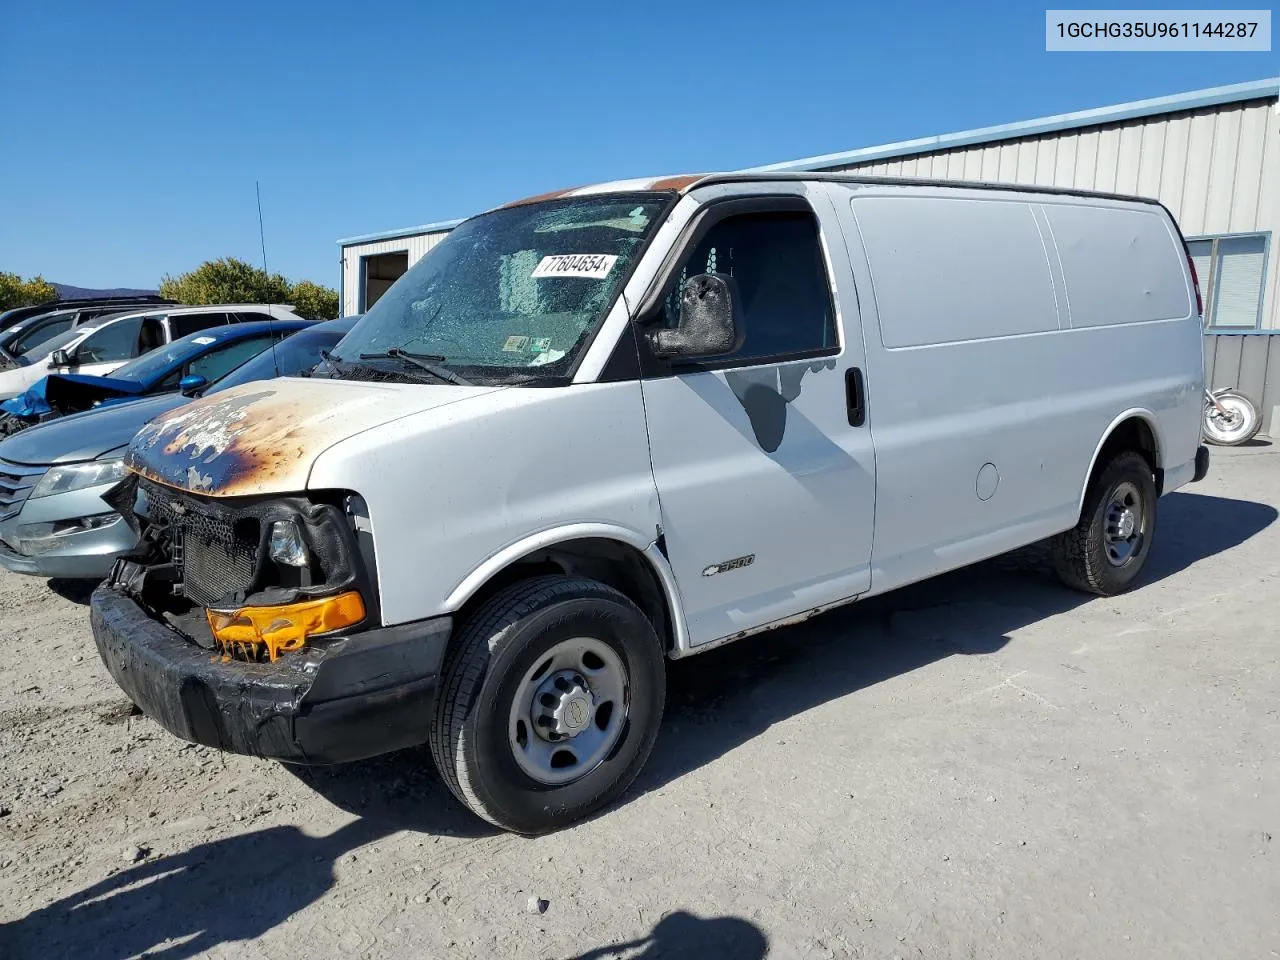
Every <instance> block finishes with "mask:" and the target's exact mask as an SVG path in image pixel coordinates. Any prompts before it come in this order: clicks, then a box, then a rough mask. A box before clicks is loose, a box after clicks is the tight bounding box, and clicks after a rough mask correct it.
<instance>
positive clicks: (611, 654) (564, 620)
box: [430, 577, 666, 834]
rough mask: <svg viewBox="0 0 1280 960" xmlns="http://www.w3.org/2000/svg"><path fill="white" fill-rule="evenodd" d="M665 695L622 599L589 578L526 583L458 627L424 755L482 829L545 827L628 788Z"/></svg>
mask: <svg viewBox="0 0 1280 960" xmlns="http://www.w3.org/2000/svg"><path fill="white" fill-rule="evenodd" d="M665 694H666V675H665V665H664V663H663V656H662V648H661V645H660V644H659V642H658V637H657V635H656V634H655V633H654V630H653V626H652V624H650V623H649V621H648V619H647V618H646V617H645V616H644V614H643V613H641V612H640V610H639V609H638V608H637V607H636V606H635V604H633V603H632V602H631V601H630V600H628V599H627V598H626V597H625V596H623V595H622V594H621V593H618V592H617V591H616V590H614V589H612V588H611V587H607V586H605V585H604V584H601V583H597V582H596V581H593V580H583V579H573V578H569V577H539V578H536V579H533V580H527V581H523V582H521V583H517V584H515V585H513V586H511V587H507V588H506V589H504V590H501V591H499V592H498V593H497V594H495V595H494V596H493V597H492V598H491V599H490V600H489V601H487V602H486V603H485V604H484V605H483V606H482V607H481V608H480V609H479V610H478V611H477V612H476V613H475V614H474V615H473V616H472V617H471V618H470V619H469V620H468V621H467V622H466V623H465V624H464V625H463V626H462V628H461V630H460V631H459V633H458V636H457V638H456V641H455V643H454V644H453V646H452V648H451V651H450V654H449V656H448V657H447V658H446V661H445V667H444V674H443V676H442V678H441V689H440V693H439V696H438V699H437V703H436V714H435V718H434V723H433V724H432V728H431V737H430V743H431V753H432V756H433V758H434V759H435V762H436V766H437V767H439V769H440V773H441V776H442V777H443V778H444V780H445V783H446V784H448V786H449V789H450V790H451V791H452V792H453V794H454V795H455V796H456V797H457V798H458V799H459V800H461V801H462V802H463V803H464V804H466V805H467V806H468V807H470V808H471V810H472V811H474V812H475V813H476V814H478V815H479V816H481V817H483V818H484V819H486V820H488V821H489V822H490V823H493V824H495V825H497V826H499V827H502V828H503V829H506V830H513V831H515V832H518V833H528V834H533V833H542V832H545V831H547V830H554V829H556V828H559V827H563V826H566V825H568V824H570V823H573V822H574V821H575V820H579V819H581V818H583V817H585V816H587V815H588V814H590V813H592V812H593V811H595V810H597V809H599V808H600V807H602V806H604V805H605V804H607V803H609V802H610V801H611V800H613V799H615V798H616V797H617V796H618V795H619V794H620V793H621V792H622V791H623V790H625V789H626V788H627V787H628V786H629V785H630V784H631V782H632V781H633V780H634V779H635V777H636V775H637V774H638V773H639V772H640V768H641V767H642V766H643V765H644V762H645V760H646V759H647V758H648V756H649V752H650V750H651V749H652V748H653V742H654V739H655V738H656V737H657V733H658V725H659V723H660V721H661V719H662V707H663V701H664V698H665Z"/></svg>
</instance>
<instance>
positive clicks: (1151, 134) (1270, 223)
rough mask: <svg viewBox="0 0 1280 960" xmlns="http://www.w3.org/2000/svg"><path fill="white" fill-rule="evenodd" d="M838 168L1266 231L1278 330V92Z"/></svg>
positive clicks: (1185, 225) (1191, 225) (1207, 228)
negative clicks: (1124, 198)
mask: <svg viewBox="0 0 1280 960" xmlns="http://www.w3.org/2000/svg"><path fill="white" fill-rule="evenodd" d="M837 169H843V170H857V171H858V172H859V173H868V174H873V175H876V176H886V177H932V178H935V179H945V180H989V181H996V182H1000V183H1029V184H1037V185H1040V186H1055V187H1075V188H1079V189H1084V190H1105V191H1111V192H1115V193H1129V194H1135V195H1137V196H1145V197H1154V198H1156V199H1157V200H1159V201H1161V202H1162V203H1163V204H1164V205H1165V206H1167V207H1168V208H1169V209H1170V211H1172V212H1173V215H1174V216H1175V217H1176V218H1177V219H1178V223H1179V225H1180V226H1181V227H1182V232H1183V233H1184V234H1186V235H1187V236H1188V237H1196V236H1206V235H1211V234H1221V233H1257V232H1263V231H1271V233H1272V243H1271V249H1270V261H1269V263H1268V264H1267V271H1266V286H1267V288H1266V290H1265V291H1264V299H1263V313H1262V316H1263V321H1262V326H1263V327H1264V328H1267V329H1280V297H1277V295H1276V290H1277V286H1278V285H1280V237H1277V236H1276V235H1277V234H1278V233H1280V116H1278V115H1277V113H1276V98H1274V97H1272V98H1269V99H1267V100H1250V101H1246V102H1243V103H1229V104H1223V105H1222V106H1218V107H1209V108H1206V109H1204V110H1194V111H1190V112H1183V113H1169V114H1163V115H1160V116H1155V117H1147V118H1145V119H1138V120H1133V121H1128V122H1125V123H1117V124H1109V125H1106V126H1101V127H1086V128H1082V129H1079V130H1070V131H1065V132H1062V133H1053V134H1046V135H1044V136H1040V137H1028V138H1026V139H1022V140H1008V141H1005V142H1002V143H992V144H975V145H973V146H968V147H958V148H956V149H954V150H943V151H938V152H936V153H922V154H918V155H916V156H913V157H904V158H901V159H896V160H882V161H875V162H872V163H865V164H856V165H853V166H848V167H840V168H837Z"/></svg>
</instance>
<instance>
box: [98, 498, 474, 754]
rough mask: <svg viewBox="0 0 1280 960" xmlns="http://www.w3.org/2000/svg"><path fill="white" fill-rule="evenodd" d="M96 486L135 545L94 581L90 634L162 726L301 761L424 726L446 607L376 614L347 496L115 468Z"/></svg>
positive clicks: (391, 741) (367, 562) (385, 747)
mask: <svg viewBox="0 0 1280 960" xmlns="http://www.w3.org/2000/svg"><path fill="white" fill-rule="evenodd" d="M104 499H105V500H107V502H108V503H109V504H110V505H111V506H112V507H113V508H114V509H115V510H117V511H118V512H119V513H120V514H121V515H122V516H123V517H124V519H125V521H126V522H127V523H128V524H129V525H130V526H131V527H132V528H133V529H134V530H135V531H136V532H137V533H138V534H139V546H138V548H137V549H136V550H135V551H134V552H133V553H131V554H129V555H127V556H125V557H123V558H121V559H120V560H118V561H117V562H116V566H115V568H114V569H113V570H112V573H111V576H110V577H109V578H108V580H107V581H106V583H104V584H103V586H101V587H100V588H99V589H98V590H97V591H96V592H95V593H94V596H93V600H92V604H91V616H92V622H93V632H94V640H95V642H96V644H97V646H98V651H99V653H100V654H101V656H102V659H103V662H104V663H105V664H106V666H107V668H108V670H109V671H110V672H111V674H112V676H113V677H114V678H115V679H116V681H117V682H118V683H119V684H120V686H121V687H122V688H123V689H124V691H125V692H126V693H127V694H128V695H129V697H130V698H131V699H132V700H133V701H134V702H135V703H136V704H137V705H138V706H139V707H141V708H142V709H143V711H144V712H146V713H147V714H148V715H150V716H151V717H153V718H154V719H155V720H157V721H158V722H159V723H161V724H162V725H163V726H164V727H166V728H167V729H168V730H170V731H171V732H172V733H174V734H176V735H178V736H180V737H183V738H184V739H188V740H192V741H195V742H198V743H203V744H207V745H210V746H216V747H219V748H221V749H225V750H231V751H234V752H238V753H248V754H254V755H260V756H267V757H275V758H277V759H281V760H287V761H294V762H304V763H328V762H338V761H344V760H354V759H360V758H363V757H368V756H374V755H376V754H379V753H383V752H386V751H389V750H396V749H400V748H402V747H407V746H412V745H415V744H418V743H421V742H423V740H425V739H426V735H427V723H428V718H429V717H430V715H431V703H432V701H433V697H434V688H435V680H436V677H437V676H438V674H439V671H440V667H441V663H442V661H443V658H444V650H445V646H446V644H447V642H448V638H449V634H450V627H451V621H450V619H449V618H448V617H441V618H435V619H432V620H427V621H419V622H417V623H412V624H405V625H401V626H395V627H380V626H378V625H377V624H378V620H379V615H378V605H377V599H376V597H377V594H376V588H375V583H376V578H375V573H374V569H373V562H374V560H373V551H372V544H371V541H370V539H369V537H370V534H369V527H368V522H367V513H366V512H365V510H364V506H363V501H361V500H360V498H359V497H358V496H355V495H354V494H345V493H341V494H334V495H333V496H331V497H325V496H317V497H314V498H309V497H305V496H300V495H299V496H251V497H232V498H222V499H218V498H213V497H208V496H201V495H197V494H192V493H188V492H185V491H181V490H177V489H174V488H172V487H168V486H165V485H163V484H160V483H157V482H155V481H152V480H148V479H146V478H144V477H140V476H139V475H137V474H130V475H129V476H128V477H127V478H126V479H124V480H122V481H121V482H120V483H119V484H118V485H117V486H116V487H114V488H113V489H112V490H111V491H110V492H108V493H107V494H106V495H105V496H104Z"/></svg>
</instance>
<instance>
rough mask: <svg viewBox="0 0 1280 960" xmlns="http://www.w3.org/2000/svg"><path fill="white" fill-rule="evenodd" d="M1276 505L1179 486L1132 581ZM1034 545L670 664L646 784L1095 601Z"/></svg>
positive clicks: (997, 645)
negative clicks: (1056, 573)
mask: <svg viewBox="0 0 1280 960" xmlns="http://www.w3.org/2000/svg"><path fill="white" fill-rule="evenodd" d="M1276 517H1277V512H1276V510H1275V509H1274V508H1273V507H1271V506H1269V505H1266V504H1261V503H1254V502H1251V501H1245V500H1232V499H1227V498H1224V497H1211V496H1202V495H1194V494H1185V493H1173V494H1170V495H1169V496H1167V497H1163V498H1161V500H1160V502H1159V517H1158V527H1157V532H1156V538H1155V542H1154V543H1153V544H1152V549H1151V555H1150V556H1149V557H1148V559H1147V566H1146V569H1145V570H1144V571H1143V575H1142V578H1141V579H1140V581H1139V583H1138V586H1137V587H1136V588H1135V589H1139V590H1141V589H1142V588H1143V586H1146V585H1149V584H1152V583H1155V582H1158V581H1160V580H1163V579H1165V578H1166V577H1169V576H1172V575H1173V574H1176V573H1178V572H1180V571H1182V570H1185V569H1186V568H1187V567H1189V566H1191V565H1192V564H1194V563H1196V562H1198V561H1200V560H1204V559H1206V558H1208V557H1212V556H1214V555H1216V554H1219V553H1222V552H1223V551H1225V550H1228V549H1230V548H1232V547H1234V546H1236V545H1238V544H1240V543H1243V542H1244V541H1245V540H1248V539H1249V538H1250V537H1252V536H1254V535H1255V534H1257V533H1258V532H1260V531H1261V530H1263V529H1265V528H1266V527H1267V526H1269V525H1270V524H1271V523H1273V522H1274V521H1275V519H1276ZM1092 599H1094V598H1093V597H1090V596H1087V595H1084V594H1080V593H1077V592H1075V591H1072V590H1069V589H1067V588H1066V587H1064V586H1062V585H1061V584H1060V583H1059V582H1058V581H1057V579H1056V578H1055V577H1053V576H1052V574H1051V573H1050V572H1049V571H1048V569H1047V565H1046V562H1045V560H1044V559H1043V552H1042V551H1040V550H1038V549H1036V548H1032V549H1029V550H1026V551H1021V552H1019V553H1015V554H1010V555H1008V556H1004V557H998V558H996V559H994V560H990V561H988V562H986V563H982V564H978V565H976V566H973V567H968V568H965V569H963V570H957V571H955V572H953V573H950V574H945V575H943V576H941V577H935V578H933V579H931V580H927V581H924V582H921V583H918V584H914V585H912V586H909V587H904V588H902V589H900V590H895V591H893V592H892V593H888V594H884V595H882V596H879V597H873V598H871V599H870V600H866V601H863V602H861V603H858V604H854V605H852V606H849V607H846V608H842V609H839V610H835V611H832V612H830V613H827V614H824V615H823V616H820V617H815V618H814V619H812V620H809V621H807V622H806V623H803V624H801V625H799V626H795V627H789V628H786V629H782V630H777V631H774V632H772V633H766V634H762V635H760V636H758V637H755V638H748V639H747V640H743V641H739V642H738V643H734V644H729V645H728V646H726V647H723V648H720V649H718V650H712V651H708V652H707V653H705V654H700V655H698V656H695V657H691V658H690V659H688V660H683V661H676V662H675V663H672V664H671V668H670V669H669V670H668V681H667V684H668V685H667V712H666V716H665V719H664V723H663V732H662V735H661V736H660V737H659V739H658V743H657V745H656V746H655V748H654V752H653V757H652V759H651V760H650V761H649V764H648V766H647V767H646V769H645V772H644V773H642V774H641V777H640V779H639V781H638V783H637V789H638V790H651V789H654V788H656V787H659V786H661V785H663V784H664V783H667V782H669V781H670V780H673V779H675V778H677V777H680V776H682V775H684V774H685V773H688V772H690V771H692V770H696V769H697V768H698V767H701V766H702V765H704V764H706V763H709V762H711V761H713V760H715V759H716V758H717V757H719V756H721V755H723V754H725V753H727V752H729V751H730V750H732V749H733V748H735V747H737V746H739V745H740V744H742V743H745V742H746V741H747V740H749V739H751V738H753V737H756V736H758V735H759V734H761V733H763V732H765V731H766V730H768V729H769V727H771V726H772V725H773V724H775V723H778V722H780V721H782V720H785V719H787V718H788V717H791V716H794V715H796V714H799V713H803V712H805V711H807V710H810V709H812V708H814V707H817V706H819V705H821V704H824V703H827V702H828V701H830V700H835V699H838V698H840V697H843V696H847V695H849V694H850V693H853V692H855V691H857V690H860V689H863V688H865V687H869V686H872V685H873V684H876V683H879V682H881V681H883V680H887V679H889V678H890V677H895V676H899V675H901V674H904V673H909V672H910V671H912V670H917V669H919V668H921V667H924V666H927V665H929V664H930V663H933V662H935V661H938V660H941V659H943V658H945V657H950V656H973V655H981V654H987V653H994V652H995V651H997V650H999V649H1001V648H1002V647H1003V646H1004V645H1005V644H1007V643H1008V642H1009V635H1010V634H1011V633H1013V632H1014V631H1016V630H1018V629H1020V628H1022V627H1025V626H1027V625H1028V624H1031V623H1034V622H1036V621H1038V620H1042V619H1045V618H1047V617H1050V616H1053V615H1055V614H1059V613H1063V612H1065V611H1067V610H1071V609H1073V608H1075V607H1078V606H1080V605H1081V604H1084V603H1088V602H1089V601H1090V600H1092Z"/></svg>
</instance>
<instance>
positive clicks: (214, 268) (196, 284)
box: [160, 257, 289, 306]
mask: <svg viewBox="0 0 1280 960" xmlns="http://www.w3.org/2000/svg"><path fill="white" fill-rule="evenodd" d="M160 295H161V296H162V297H168V298H169V299H171V300H177V301H178V302H179V303H186V304H190V305H192V306H203V305H204V304H210V303H285V302H287V301H288V298H289V281H288V280H286V279H285V278H284V277H282V276H280V274H278V273H267V271H265V270H260V269H258V268H257V267H255V266H253V265H252V264H248V263H245V262H244V261H243V260H237V259H235V258H234V257H223V258H222V259H221V260H210V261H208V262H207V263H202V264H200V266H198V267H196V268H195V269H194V270H192V271H191V272H190V273H183V274H180V275H178V276H176V277H170V276H168V275H167V274H166V275H165V278H164V279H163V280H161V281H160Z"/></svg>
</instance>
